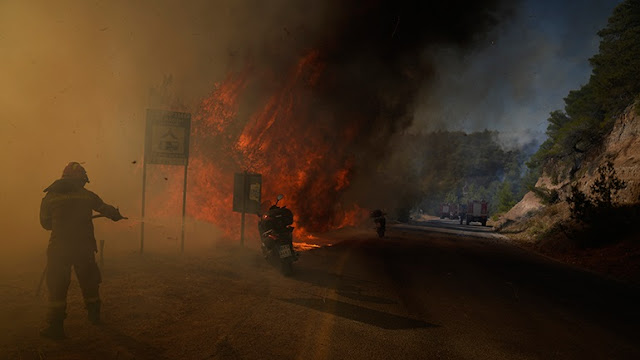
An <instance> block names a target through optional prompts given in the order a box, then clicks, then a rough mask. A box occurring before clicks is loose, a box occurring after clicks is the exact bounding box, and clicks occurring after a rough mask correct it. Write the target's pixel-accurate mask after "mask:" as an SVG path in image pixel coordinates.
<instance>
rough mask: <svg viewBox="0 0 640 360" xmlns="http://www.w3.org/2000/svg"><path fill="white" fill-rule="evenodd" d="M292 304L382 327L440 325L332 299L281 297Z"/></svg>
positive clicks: (410, 327)
mask: <svg viewBox="0 0 640 360" xmlns="http://www.w3.org/2000/svg"><path fill="white" fill-rule="evenodd" d="M280 300H282V301H285V302H288V303H290V304H295V305H300V306H304V307H306V308H309V309H313V310H317V311H322V312H324V313H327V314H332V315H335V316H340V317H343V318H345V319H350V320H355V321H359V322H361V323H365V324H369V325H373V326H376V327H379V328H382V329H389V330H400V329H421V328H434V327H440V325H435V324H430V323H428V322H426V321H422V320H417V319H411V318H407V317H403V316H398V315H393V314H389V313H385V312H382V311H378V310H372V309H367V308H365V307H362V306H358V305H353V304H349V303H346V302H342V301H337V300H331V299H326V298H325V299H302V298H297V299H280Z"/></svg>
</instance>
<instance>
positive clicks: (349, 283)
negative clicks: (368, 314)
mask: <svg viewBox="0 0 640 360" xmlns="http://www.w3.org/2000/svg"><path fill="white" fill-rule="evenodd" d="M293 278H294V279H296V280H298V281H303V282H306V283H309V284H312V285H315V286H318V287H323V288H326V289H333V290H336V292H337V293H338V295H340V296H343V297H346V298H349V299H353V300H357V301H362V302H370V303H376V304H397V303H398V302H397V301H394V300H390V299H386V298H382V297H379V296H373V295H366V294H363V293H362V288H361V287H360V286H358V285H359V284H362V283H365V282H369V281H366V280H359V279H356V278H352V277H349V276H341V275H338V274H334V273H329V272H326V271H322V270H315V269H304V271H300V272H298V273H296V274H295V275H294V276H293ZM365 287H366V285H365Z"/></svg>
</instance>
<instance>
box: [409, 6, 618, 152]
mask: <svg viewBox="0 0 640 360" xmlns="http://www.w3.org/2000/svg"><path fill="white" fill-rule="evenodd" d="M618 3H620V1H606V0H592V1H564V2H560V1H525V2H523V3H522V4H521V6H520V7H518V9H517V12H516V14H515V16H514V17H513V18H511V19H508V20H507V21H505V22H503V23H502V24H500V25H498V26H497V27H496V28H495V29H494V30H492V31H491V32H490V33H489V34H487V36H486V37H485V39H484V40H483V41H482V42H481V44H480V46H479V47H477V48H475V49H460V48H456V47H436V48H430V49H426V50H425V53H424V57H425V58H426V59H428V61H430V62H433V63H434V64H435V73H436V75H435V79H434V81H431V82H428V83H425V84H424V86H423V88H422V90H421V94H420V96H418V99H417V101H416V107H415V120H414V123H413V125H412V128H411V131H412V132H421V131H430V130H435V129H448V130H464V131H482V130H484V129H489V130H500V131H502V132H504V134H503V136H504V139H505V143H506V144H510V145H512V146H517V145H523V144H526V143H528V142H531V141H536V142H542V141H544V131H545V130H546V126H547V122H546V119H547V117H548V115H549V113H550V112H551V111H553V110H557V109H562V108H563V107H564V103H563V100H562V99H563V98H564V97H565V96H566V95H567V94H568V92H569V91H570V90H573V89H577V88H579V87H580V86H581V85H582V84H584V83H586V82H587V81H588V79H589V74H590V72H591V68H590V66H589V63H588V58H589V57H591V56H592V55H593V54H595V53H596V52H597V49H598V43H599V37H598V36H597V35H596V33H597V31H598V30H599V29H601V28H603V27H604V26H605V25H606V21H607V18H608V16H609V15H610V14H611V12H612V10H613V8H614V7H615V6H616V5H617V4H618Z"/></svg>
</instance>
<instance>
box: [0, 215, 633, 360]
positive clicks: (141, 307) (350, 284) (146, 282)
mask: <svg viewBox="0 0 640 360" xmlns="http://www.w3.org/2000/svg"><path fill="white" fill-rule="evenodd" d="M332 240H335V242H336V243H334V245H333V246H329V247H321V248H316V249H313V250H309V251H306V252H304V253H303V255H302V257H301V259H300V260H299V262H298V263H296V264H295V274H294V275H293V276H292V277H284V276H282V275H281V274H280V273H279V272H278V270H277V269H275V268H273V267H271V266H269V265H268V264H267V263H266V262H265V261H264V260H263V259H262V258H261V257H260V256H259V255H258V254H257V251H255V250H253V249H246V248H245V249H240V248H238V247H236V246H228V245H220V246H218V247H216V248H214V249H210V250H209V251H206V252H205V251H201V252H199V253H194V254H187V255H183V256H175V255H167V254H155V255H154V254H147V255H145V256H143V257H140V256H139V255H136V254H124V255H120V256H117V257H114V258H113V259H108V262H107V265H106V269H105V271H104V277H105V280H104V284H103V286H102V290H103V300H104V312H103V313H104V322H105V324H104V325H102V326H100V327H94V326H91V325H90V324H88V323H87V321H86V319H85V317H84V313H83V310H82V305H81V297H80V295H79V291H78V289H77V285H76V287H75V288H74V286H73V285H72V289H71V294H70V301H69V318H68V319H67V322H66V330H67V333H68V335H69V337H70V338H69V339H67V340H64V341H62V342H52V341H47V340H43V339H40V338H38V336H37V334H36V330H37V326H38V325H41V319H42V318H41V316H43V314H44V313H43V310H37V309H41V308H42V307H43V304H44V302H43V301H42V299H39V300H31V302H29V301H25V300H24V299H22V300H20V299H13V300H12V298H11V296H12V294H11V293H9V292H6V291H5V292H4V293H0V295H3V294H4V296H3V297H4V299H0V300H3V301H4V304H5V307H6V308H7V310H10V312H11V315H3V317H2V318H1V319H0V320H2V321H1V324H2V328H1V329H0V331H3V332H4V333H8V335H6V336H5V337H3V338H1V340H2V343H1V344H0V345H2V347H0V350H1V351H2V352H0V355H4V356H6V358H11V359H12V358H16V359H18V358H20V359H29V358H36V359H40V358H42V359H88V358H91V359H102V358H104V359H637V358H640V343H639V342H638V339H639V337H638V329H637V327H638V324H639V322H638V320H639V319H640V315H639V312H638V308H637V304H638V300H640V294H639V292H638V290H637V289H634V288H630V287H628V286H627V285H624V284H621V283H618V282H615V281H612V280H608V279H605V278H602V277H600V276H598V275H595V274H592V273H589V272H585V271H581V270H578V269H575V268H572V267H569V266H567V265H563V264H560V263H558V262H555V261H553V260H549V259H547V258H544V257H542V256H539V255H536V254H533V253H530V252H528V251H526V250H523V249H521V248H518V247H517V246H514V245H512V244H509V243H508V242H507V241H505V240H504V239H502V238H500V237H499V236H495V234H492V233H491V230H490V228H483V227H481V226H479V225H476V226H466V225H464V226H462V227H460V226H459V225H456V224H455V222H453V221H447V220H444V221H433V222H427V223H423V224H420V225H392V226H390V227H389V230H388V233H387V237H385V238H382V239H380V238H377V237H376V236H375V232H374V230H373V229H371V230H351V231H343V232H337V233H334V234H330V235H327V236H326V237H325V238H324V239H323V241H324V242H325V243H326V242H331V241H332ZM15 295H16V296H18V295H19V294H18V293H16V294H15ZM7 297H8V298H7ZM15 324H21V325H20V326H18V327H16V325H15Z"/></svg>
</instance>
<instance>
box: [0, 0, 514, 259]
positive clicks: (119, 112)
mask: <svg viewBox="0 0 640 360" xmlns="http://www.w3.org/2000/svg"><path fill="white" fill-rule="evenodd" d="M502 3H503V2H502V1H497V0H493V1H491V0H487V1H447V2H426V1H337V0H336V1H330V2H319V1H317V2H316V1H313V2H309V1H293V0H278V1H249V0H247V1H236V0H223V1H215V2H211V1H204V0H202V1H189V2H183V1H151V0H147V1H137V2H130V1H109V2H85V1H79V0H67V1H57V2H49V1H30V2H23V1H17V0H9V1H3V2H2V3H1V4H0V51H2V53H3V56H2V57H0V68H1V69H3V70H2V71H3V76H2V78H3V81H2V82H1V83H0V118H1V119H2V120H1V121H0V143H1V144H2V147H1V149H2V155H0V156H2V163H3V168H4V169H5V171H3V176H2V178H1V179H0V201H2V204H3V207H2V212H1V213H0V219H2V220H0V221H1V226H2V228H3V230H4V233H3V235H4V236H5V239H7V240H6V241H5V242H4V243H3V247H4V249H5V250H16V251H17V250H21V249H31V248H35V249H43V248H44V246H45V243H46V238H47V236H48V234H47V233H46V232H45V231H44V230H42V229H40V228H39V225H38V206H39V202H40V199H41V197H42V196H43V193H42V189H44V188H45V187H46V186H47V185H48V184H49V183H50V182H51V181H53V180H54V179H56V178H57V177H59V176H60V173H61V171H62V168H63V167H64V165H65V164H66V163H67V162H69V161H80V162H83V163H84V164H85V167H86V168H87V170H88V172H89V176H90V178H91V184H90V185H89V188H90V189H92V190H94V191H96V192H97V193H98V194H100V195H101V196H102V197H103V198H104V199H105V200H106V201H107V202H110V203H113V204H115V205H119V206H120V208H121V209H122V210H123V212H124V213H125V214H126V215H130V216H131V217H135V216H137V214H139V213H140V193H141V190H142V189H141V186H142V182H141V167H140V164H141V160H142V154H143V144H144V121H145V109H146V108H148V107H150V106H153V105H154V103H155V100H154V96H155V95H156V93H154V92H151V91H150V89H152V88H158V87H162V84H163V82H165V85H170V87H171V97H172V98H173V101H174V102H175V103H179V104H180V105H181V106H182V107H183V108H185V109H187V110H190V111H192V112H194V113H195V112H197V111H198V108H199V105H200V104H201V101H202V99H203V98H205V97H206V96H207V95H208V94H209V93H210V91H211V89H212V88H213V87H214V84H215V83H216V82H219V81H221V80H223V79H224V78H225V77H226V76H227V74H228V73H229V71H231V70H238V69H243V68H246V67H249V68H253V69H255V70H254V72H253V73H254V74H261V75H260V76H261V78H260V79H261V80H260V81H258V82H257V84H258V85H253V86H251V87H249V88H248V89H247V92H246V93H245V94H243V103H242V109H241V110H240V115H243V114H244V115H246V114H252V113H254V112H255V110H256V109H257V108H258V107H259V106H260V105H261V104H264V100H263V99H264V98H265V97H267V96H269V95H270V94H271V93H272V92H273V91H277V89H278V88H279V87H280V86H281V83H279V81H281V79H283V78H284V77H285V76H286V74H287V73H288V72H289V71H291V67H292V66H294V65H295V64H296V63H297V61H299V58H300V57H301V56H304V55H305V54H308V53H309V52H310V51H314V50H315V51H318V54H319V58H318V61H319V62H320V63H322V64H323V66H324V70H323V71H322V76H321V77H320V78H319V79H318V82H317V85H316V86H315V87H313V89H311V90H308V91H309V93H308V94H306V95H304V96H306V97H307V98H308V99H313V106H312V109H313V110H314V111H317V112H318V113H322V114H325V115H326V116H322V119H320V118H319V117H316V118H314V119H313V120H315V123H311V122H309V125H310V126H317V127H318V128H322V129H323V130H322V131H324V132H325V133H326V134H329V135H330V134H342V133H344V130H345V128H347V129H349V130H348V132H349V131H350V132H351V134H355V135H354V136H352V137H351V139H352V142H351V143H350V144H349V147H348V148H347V149H346V150H345V152H344V153H339V154H335V156H342V157H345V161H346V160H350V161H353V174H354V176H355V177H356V178H354V179H353V181H352V184H351V190H350V191H351V193H350V194H346V195H345V196H344V197H345V198H351V199H353V200H354V201H356V200H358V201H362V199H370V198H371V195H370V194H372V193H374V192H373V190H372V189H375V188H376V185H377V184H376V181H372V180H371V179H374V178H376V175H379V174H381V170H380V169H379V167H377V166H376V165H377V164H379V160H380V159H384V158H387V157H388V155H389V151H390V150H391V147H390V145H391V144H393V143H394V141H397V140H394V137H396V136H397V135H398V134H400V133H402V132H403V131H404V130H406V129H407V128H408V127H409V126H410V125H411V123H412V119H413V106H414V104H415V102H416V96H417V94H419V90H420V89H423V88H424V84H425V83H429V82H430V81H433V78H434V76H435V75H436V74H437V71H436V69H435V67H436V65H437V64H435V63H434V62H433V61H432V60H431V59H430V57H429V56H425V52H426V54H428V53H429V49H430V48H433V47H440V46H452V47H456V48H470V47H473V46H475V45H474V44H476V42H477V41H479V40H481V39H483V38H484V37H485V35H486V34H487V32H488V31H490V29H492V28H493V27H494V26H495V25H496V24H497V23H499V22H500V21H502V19H503V17H505V16H506V15H507V14H508V13H509V12H510V11H511V9H510V8H506V7H504V6H503V4H502ZM506 3H509V2H506ZM267 73H268V74H270V75H268V76H267V75H264V74H267ZM169 75H170V76H169ZM267 79H268V80H269V81H265V80H267ZM169 80H170V81H169ZM239 118H240V116H239ZM245 119H246V117H245ZM300 121H301V122H303V124H304V122H305V121H307V120H306V119H304V118H302V119H301V120H300ZM314 124H315V125H314ZM329 135H328V136H327V141H340V140H341V139H340V138H338V139H337V140H336V139H333V140H332V138H331V137H330V136H329ZM390 171H391V169H387V170H386V171H384V172H387V173H388V172H390ZM149 177H150V181H152V182H153V181H156V182H158V181H159V182H162V181H166V182H167V183H171V182H173V181H175V182H178V183H180V182H181V181H182V179H180V178H177V179H174V178H173V177H167V176H165V173H163V170H162V169H157V170H152V171H150V174H149ZM164 178H166V180H163V179H164ZM390 178H391V179H392V180H393V176H390ZM392 180H389V181H387V182H393V181H392ZM395 190H397V188H389V189H386V190H385V192H388V193H393V192H394V191H395ZM375 193H377V194H378V195H379V194H380V191H377V192H375ZM373 203H376V204H373ZM377 203H379V201H372V203H371V204H368V203H366V201H365V202H364V203H363V204H362V205H363V206H370V205H371V206H375V205H377ZM178 211H179V210H178ZM131 224H135V223H134V222H132V223H131ZM116 225H117V226H119V227H121V229H120V230H121V231H122V233H130V234H133V235H132V237H133V238H135V237H136V235H137V228H136V227H135V226H134V225H126V224H116ZM113 226H115V225H114V224H108V225H102V224H101V223H97V224H96V231H97V232H98V233H100V232H104V231H106V229H112V228H113ZM7 253H10V251H9V252H7Z"/></svg>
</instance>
